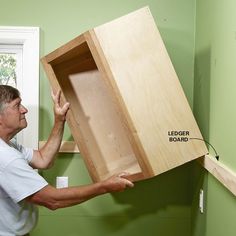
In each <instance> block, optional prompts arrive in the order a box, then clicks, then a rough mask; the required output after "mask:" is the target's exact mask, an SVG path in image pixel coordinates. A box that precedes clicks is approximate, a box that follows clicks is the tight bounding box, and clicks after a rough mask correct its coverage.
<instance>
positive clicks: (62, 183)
mask: <svg viewBox="0 0 236 236" xmlns="http://www.w3.org/2000/svg"><path fill="white" fill-rule="evenodd" d="M56 187H57V188H67V187H68V176H57V179H56Z"/></svg>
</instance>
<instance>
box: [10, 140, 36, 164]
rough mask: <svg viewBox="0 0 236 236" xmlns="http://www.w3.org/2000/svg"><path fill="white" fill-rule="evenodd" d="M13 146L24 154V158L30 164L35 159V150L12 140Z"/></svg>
mask: <svg viewBox="0 0 236 236" xmlns="http://www.w3.org/2000/svg"><path fill="white" fill-rule="evenodd" d="M11 144H12V146H13V147H14V148H15V149H16V150H18V151H19V152H20V153H22V154H23V158H24V159H25V160H26V161H27V162H28V163H30V162H31V160H32V158H33V152H34V151H33V149H32V148H26V147H24V146H22V145H21V144H19V143H17V142H16V140H15V139H12V140H11Z"/></svg>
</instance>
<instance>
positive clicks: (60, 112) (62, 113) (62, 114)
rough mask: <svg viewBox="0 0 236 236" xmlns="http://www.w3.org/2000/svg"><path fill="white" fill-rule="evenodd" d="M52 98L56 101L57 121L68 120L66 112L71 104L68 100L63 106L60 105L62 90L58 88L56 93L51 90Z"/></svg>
mask: <svg viewBox="0 0 236 236" xmlns="http://www.w3.org/2000/svg"><path fill="white" fill-rule="evenodd" d="M51 96H52V100H53V103H54V108H53V111H54V116H55V121H65V120H66V113H67V111H68V109H69V106H70V104H69V103H68V102H67V103H65V104H64V105H63V106H61V105H60V100H61V90H58V91H57V93H56V94H54V93H53V91H51Z"/></svg>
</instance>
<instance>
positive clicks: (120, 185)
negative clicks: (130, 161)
mask: <svg viewBox="0 0 236 236" xmlns="http://www.w3.org/2000/svg"><path fill="white" fill-rule="evenodd" d="M129 175H130V174H129V173H126V172H122V173H119V174H116V175H113V176H111V177H110V178H108V179H106V180H104V181H103V182H102V184H103V186H104V188H105V190H106V192H121V191H124V190H125V189H126V188H127V187H129V188H132V187H133V186H134V184H133V183H132V182H131V181H130V180H128V177H129Z"/></svg>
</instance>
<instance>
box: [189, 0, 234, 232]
mask: <svg viewBox="0 0 236 236" xmlns="http://www.w3.org/2000/svg"><path fill="white" fill-rule="evenodd" d="M196 2H197V4H196V13H197V14H196V45H195V79H194V113H195V116H196V118H197V120H198V122H199V125H200V128H201V130H202V132H203V134H204V137H205V139H207V140H209V141H210V143H212V144H213V145H214V147H215V148H216V150H217V151H218V153H219V154H220V161H221V162H222V163H224V164H225V165H227V166H228V167H229V168H231V169H232V170H233V171H236V159H235V146H234V145H235V143H236V136H235V133H236V109H235V108H234V107H235V102H236V93H235V91H236V66H235V65H236V64H235V63H236V14H235V9H236V1H234V0H225V1H220V0H216V1H215V0H208V1H205V0H197V1H196ZM210 151H211V153H212V154H214V152H213V151H212V150H210ZM196 168H198V167H196ZM195 181H196V182H198V183H204V184H202V186H203V188H204V189H205V190H207V191H206V193H207V196H206V197H207V200H206V213H205V214H204V215H203V216H202V217H200V216H199V214H197V213H196V209H197V203H196V202H195V203H194V204H193V212H194V215H195V219H196V220H195V221H194V223H193V226H194V227H192V228H193V229H194V230H193V235H196V236H204V235H206V236H222V235H227V236H234V235H235V229H236V225H235V222H236V221H235V219H236V201H235V197H234V196H233V195H232V194H231V193H230V192H229V191H228V190H226V189H225V188H224V187H223V186H222V185H221V184H220V183H219V182H218V181H217V180H216V179H215V178H214V177H212V176H211V175H210V174H209V176H208V179H207V174H206V173H201V174H200V175H198V176H195ZM200 185H201V184H200ZM202 229H204V231H205V232H202ZM203 233H204V234H203Z"/></svg>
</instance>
